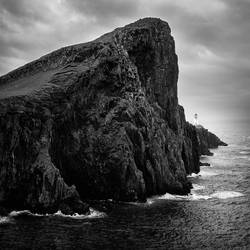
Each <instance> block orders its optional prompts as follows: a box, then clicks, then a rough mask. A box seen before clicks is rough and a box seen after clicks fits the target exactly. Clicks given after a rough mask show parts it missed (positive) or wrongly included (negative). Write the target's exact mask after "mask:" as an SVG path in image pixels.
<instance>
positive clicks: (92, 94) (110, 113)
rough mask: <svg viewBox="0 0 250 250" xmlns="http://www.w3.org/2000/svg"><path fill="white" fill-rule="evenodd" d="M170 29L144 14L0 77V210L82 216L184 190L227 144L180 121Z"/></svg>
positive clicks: (183, 191)
mask: <svg viewBox="0 0 250 250" xmlns="http://www.w3.org/2000/svg"><path fill="white" fill-rule="evenodd" d="M177 80H178V62H177V56H176V53H175V43H174V39H173V37H172V36H171V31H170V28H169V25H168V24H167V23H166V22H164V21H162V20H160V19H156V18H145V19H141V20H138V21H137V22H135V23H132V24H129V25H127V26H125V27H123V28H118V29H116V30H114V31H113V32H111V33H108V34H105V35H103V36H101V37H100V38H98V39H96V40H94V41H92V42H89V43H83V44H77V45H73V46H68V47H65V48H61V49H59V50H57V51H54V52H52V53H50V54H48V55H45V56H43V57H41V58H40V59H38V60H36V61H33V62H31V63H28V64H26V65H24V66H23V67H21V68H18V69H16V70H14V71H12V72H10V73H8V74H6V75H4V76H2V77H1V78H0V206H2V207H4V208H6V209H9V210H11V209H29V210H31V211H36V212H46V213H47V212H55V211H57V210H59V209H60V210H61V211H62V212H64V213H68V214H71V213H74V212H78V213H84V212H87V211H88V205H87V204H86V202H85V201H86V200H99V199H102V200H104V199H113V200H117V201H145V200H146V198H147V197H148V196H151V195H156V194H163V193H166V192H169V193H176V194H183V195H185V194H188V193H189V192H190V189H191V183H190V182H189V181H188V179H187V175H188V174H191V173H198V172H199V170H200V162H199V158H200V155H201V154H208V155H209V154H210V151H209V148H214V147H218V146H219V145H225V144H224V143H223V142H221V141H220V140H219V138H218V137H216V136H215V135H213V134H212V133H210V132H209V131H208V130H206V129H204V128H196V127H194V126H193V125H191V124H189V123H188V122H187V121H186V120H185V115H184V109H183V107H181V106H180V105H179V104H178V97H177Z"/></svg>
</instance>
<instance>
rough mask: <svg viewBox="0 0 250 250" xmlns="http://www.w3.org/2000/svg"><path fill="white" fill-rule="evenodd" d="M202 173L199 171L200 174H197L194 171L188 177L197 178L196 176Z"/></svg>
mask: <svg viewBox="0 0 250 250" xmlns="http://www.w3.org/2000/svg"><path fill="white" fill-rule="evenodd" d="M200 176H201V175H200V174H199V173H198V174H195V173H192V174H190V175H188V176H187V177H192V178H195V177H200Z"/></svg>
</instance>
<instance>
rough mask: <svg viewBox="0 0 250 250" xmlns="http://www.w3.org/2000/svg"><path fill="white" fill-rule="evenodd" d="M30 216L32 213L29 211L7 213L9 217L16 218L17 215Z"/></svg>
mask: <svg viewBox="0 0 250 250" xmlns="http://www.w3.org/2000/svg"><path fill="white" fill-rule="evenodd" d="M22 214H23V215H24V214H26V215H32V213H31V212H30V211H29V210H20V211H12V212H10V213H9V216H10V217H15V216H18V215H22Z"/></svg>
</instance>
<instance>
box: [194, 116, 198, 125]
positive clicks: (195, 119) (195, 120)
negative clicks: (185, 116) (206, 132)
mask: <svg viewBox="0 0 250 250" xmlns="http://www.w3.org/2000/svg"><path fill="white" fill-rule="evenodd" d="M198 125H199V122H198V114H194V126H198Z"/></svg>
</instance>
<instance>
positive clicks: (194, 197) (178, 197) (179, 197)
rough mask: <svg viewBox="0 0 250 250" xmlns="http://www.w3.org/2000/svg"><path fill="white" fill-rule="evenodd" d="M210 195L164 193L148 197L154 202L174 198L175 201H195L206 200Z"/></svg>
mask: <svg viewBox="0 0 250 250" xmlns="http://www.w3.org/2000/svg"><path fill="white" fill-rule="evenodd" d="M210 198H211V197H210V196H208V195H199V194H196V193H191V194H188V195H173V194H169V193H166V194H164V195H161V196H155V197H153V198H151V199H150V201H151V202H154V201H155V200H175V201H196V200H208V199H210Z"/></svg>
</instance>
